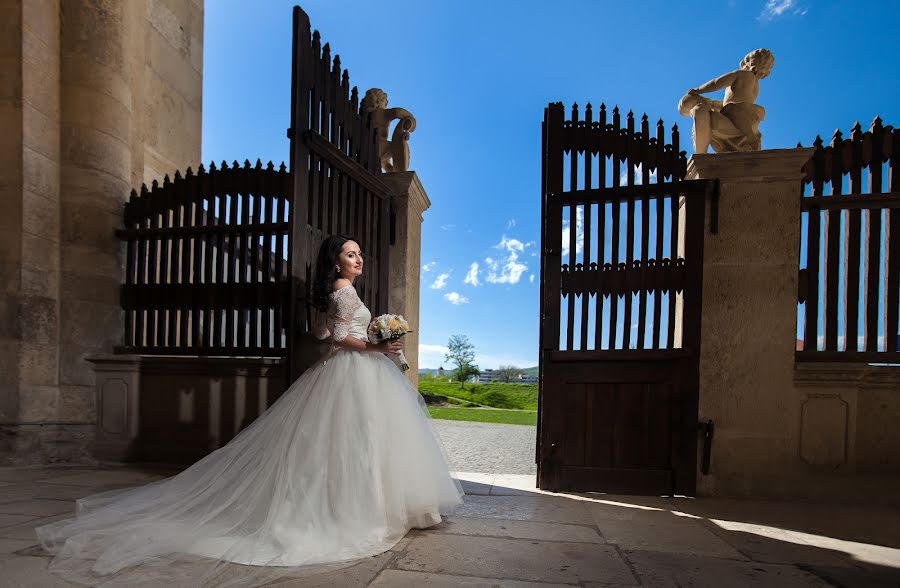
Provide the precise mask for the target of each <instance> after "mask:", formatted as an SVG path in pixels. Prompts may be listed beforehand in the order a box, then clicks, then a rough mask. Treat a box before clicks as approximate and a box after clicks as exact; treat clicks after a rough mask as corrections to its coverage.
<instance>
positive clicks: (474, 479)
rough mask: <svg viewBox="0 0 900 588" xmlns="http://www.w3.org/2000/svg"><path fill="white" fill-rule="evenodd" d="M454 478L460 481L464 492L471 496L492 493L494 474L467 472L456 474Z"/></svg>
mask: <svg viewBox="0 0 900 588" xmlns="http://www.w3.org/2000/svg"><path fill="white" fill-rule="evenodd" d="M454 477H455V478H456V479H457V480H459V483H460V485H462V488H463V492H465V493H466V494H470V495H471V494H482V495H488V494H490V493H491V486H493V485H494V482H493V480H494V476H493V475H492V474H481V473H479V472H466V473H459V474H455V475H454Z"/></svg>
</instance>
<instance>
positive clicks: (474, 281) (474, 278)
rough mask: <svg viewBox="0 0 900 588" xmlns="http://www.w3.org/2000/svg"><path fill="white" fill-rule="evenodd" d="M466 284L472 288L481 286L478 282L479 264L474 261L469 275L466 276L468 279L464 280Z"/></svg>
mask: <svg viewBox="0 0 900 588" xmlns="http://www.w3.org/2000/svg"><path fill="white" fill-rule="evenodd" d="M463 282H464V283H466V284H471V285H472V286H480V285H481V282H480V281H479V280H478V262H477V261H473V262H472V265H470V266H469V273H467V274H466V278H465V279H464V280H463Z"/></svg>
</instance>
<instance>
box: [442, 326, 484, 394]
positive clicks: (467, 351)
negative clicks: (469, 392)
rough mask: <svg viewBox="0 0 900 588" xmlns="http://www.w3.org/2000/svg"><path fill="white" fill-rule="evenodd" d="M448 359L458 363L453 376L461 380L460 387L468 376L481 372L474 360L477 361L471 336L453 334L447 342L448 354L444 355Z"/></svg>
mask: <svg viewBox="0 0 900 588" xmlns="http://www.w3.org/2000/svg"><path fill="white" fill-rule="evenodd" d="M444 359H445V360H446V361H449V362H451V363H453V364H455V365H456V369H455V370H454V372H453V376H454V377H455V378H457V379H458V380H459V387H460V388H462V387H463V384H464V383H465V381H466V378H468V377H469V376H471V375H473V374H479V373H481V372H480V370H479V369H478V366H476V365H475V364H474V363H473V362H474V361H475V346H474V345H472V344H471V343H469V338H468V337H466V336H465V335H451V336H450V342H449V343H448V344H447V354H446V355H445V356H444Z"/></svg>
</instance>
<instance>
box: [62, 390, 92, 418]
mask: <svg viewBox="0 0 900 588" xmlns="http://www.w3.org/2000/svg"><path fill="white" fill-rule="evenodd" d="M59 420H61V421H63V422H65V423H79V424H80V423H85V424H93V423H95V422H97V399H96V392H95V389H94V386H91V385H87V386H73V385H71V384H64V385H62V386H60V387H59Z"/></svg>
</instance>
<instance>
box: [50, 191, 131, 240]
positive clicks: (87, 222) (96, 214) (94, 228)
mask: <svg viewBox="0 0 900 588" xmlns="http://www.w3.org/2000/svg"><path fill="white" fill-rule="evenodd" d="M61 209H62V222H61V226H60V239H61V240H62V241H63V242H64V243H78V244H79V245H82V246H85V247H96V248H97V249H100V250H101V251H115V250H116V249H117V248H118V246H119V243H120V241H119V239H118V238H117V237H116V233H115V231H116V229H119V228H122V218H121V216H119V215H114V214H110V213H108V212H106V211H105V210H102V209H98V208H94V207H93V206H89V205H87V204H85V203H82V202H71V201H68V200H63V202H62V206H61Z"/></svg>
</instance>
